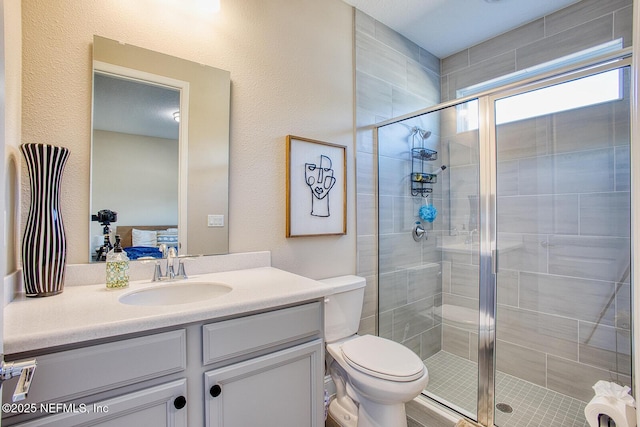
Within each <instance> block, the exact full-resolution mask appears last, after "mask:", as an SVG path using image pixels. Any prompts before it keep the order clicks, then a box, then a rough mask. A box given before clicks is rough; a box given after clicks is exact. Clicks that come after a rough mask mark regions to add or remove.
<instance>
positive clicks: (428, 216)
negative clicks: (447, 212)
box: [418, 205, 438, 222]
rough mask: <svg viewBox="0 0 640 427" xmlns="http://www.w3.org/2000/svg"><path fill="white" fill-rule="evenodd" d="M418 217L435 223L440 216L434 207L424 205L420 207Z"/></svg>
mask: <svg viewBox="0 0 640 427" xmlns="http://www.w3.org/2000/svg"><path fill="white" fill-rule="evenodd" d="M418 216H419V217H420V219H422V220H424V221H428V222H433V221H434V220H435V219H436V216H438V210H437V209H436V208H435V207H433V206H432V205H424V206H421V207H420V210H419V211H418Z"/></svg>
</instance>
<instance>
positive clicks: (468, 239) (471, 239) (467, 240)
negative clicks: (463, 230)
mask: <svg viewBox="0 0 640 427" xmlns="http://www.w3.org/2000/svg"><path fill="white" fill-rule="evenodd" d="M474 234H478V229H477V228H474V229H473V230H471V231H470V232H469V235H468V236H467V239H466V240H465V241H464V243H465V244H467V245H472V244H473V235H474Z"/></svg>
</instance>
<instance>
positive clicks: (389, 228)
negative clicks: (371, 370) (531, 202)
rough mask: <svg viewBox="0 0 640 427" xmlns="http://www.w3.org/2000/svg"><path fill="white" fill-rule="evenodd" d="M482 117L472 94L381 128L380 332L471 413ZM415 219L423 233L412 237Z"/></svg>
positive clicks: (434, 387) (445, 399)
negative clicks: (466, 99) (420, 363)
mask: <svg viewBox="0 0 640 427" xmlns="http://www.w3.org/2000/svg"><path fill="white" fill-rule="evenodd" d="M477 123H478V108H477V100H473V101H469V102H464V103H462V104H459V105H453V106H449V107H445V108H440V109H435V110H434V111H431V112H427V113H425V114H421V115H419V116H417V117H412V118H409V119H406V120H400V121H398V122H394V123H392V124H389V125H386V126H383V127H381V128H379V130H378V180H379V181H378V206H379V209H378V234H379V240H378V251H379V263H378V307H379V316H378V331H379V335H380V336H382V337H385V338H389V339H392V340H394V341H397V342H399V343H402V344H404V345H405V346H407V347H408V348H410V349H411V350H413V351H414V352H415V353H416V354H418V355H419V356H420V358H421V359H422V360H424V363H425V365H426V367H427V368H428V369H429V383H428V385H427V389H426V391H425V393H426V394H427V395H428V396H430V397H432V398H434V399H436V400H438V401H439V402H441V403H444V404H446V405H447V406H449V407H451V408H454V409H456V410H457V411H458V412H460V413H462V414H464V415H466V416H468V417H470V418H473V419H477V415H476V414H477V400H478V367H477V361H478V356H477V354H478V353H477V349H478V281H479V263H478V260H479V253H478V243H479V232H478V231H479V224H478V200H479V182H478V172H479V157H478V151H479V148H478V147H479V131H478V128H477ZM425 153H426V155H425ZM442 166H446V168H445V169H442ZM425 206H427V207H429V206H431V207H434V208H435V209H436V210H437V215H435V217H434V216H433V215H424V213H425V211H426V212H433V211H432V210H427V209H425ZM416 223H419V224H416ZM416 225H419V226H420V227H421V228H422V229H423V230H424V234H421V235H419V236H416V235H414V232H413V230H414V229H415V227H416Z"/></svg>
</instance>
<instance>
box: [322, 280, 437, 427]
mask: <svg viewBox="0 0 640 427" xmlns="http://www.w3.org/2000/svg"><path fill="white" fill-rule="evenodd" d="M321 282H322V283H324V284H327V285H330V286H332V287H333V288H334V293H333V294H331V295H329V296H327V298H326V299H325V321H324V322H325V331H324V336H325V341H326V348H327V352H326V361H327V366H328V367H329V373H330V374H331V378H332V379H333V381H334V383H335V385H336V398H335V399H333V400H332V401H331V404H330V405H329V414H330V415H331V418H332V419H333V420H334V421H335V422H336V423H338V424H339V425H340V426H341V427H406V425H407V417H406V412H405V408H404V404H405V403H406V402H408V401H410V400H412V399H413V398H415V397H416V396H417V395H418V394H420V392H421V391H422V390H423V389H424V388H425V386H426V385H427V382H428V381H429V373H428V371H427V368H426V367H425V366H424V363H422V361H421V360H420V358H419V357H418V356H417V355H416V354H415V353H414V352H412V351H411V350H409V349H408V348H406V347H405V346H403V345H402V344H399V343H396V342H394V341H391V340H388V339H385V338H380V337H377V336H373V335H363V336H360V335H356V332H357V331H358V326H359V324H360V314H361V312H362V303H363V300H364V286H365V279H363V278H362V277H358V276H341V277H334V278H330V279H325V280H321Z"/></svg>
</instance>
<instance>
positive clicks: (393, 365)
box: [342, 335, 425, 382]
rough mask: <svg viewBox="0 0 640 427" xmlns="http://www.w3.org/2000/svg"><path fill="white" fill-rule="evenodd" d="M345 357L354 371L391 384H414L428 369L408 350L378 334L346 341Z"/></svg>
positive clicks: (343, 350) (343, 352)
mask: <svg viewBox="0 0 640 427" xmlns="http://www.w3.org/2000/svg"><path fill="white" fill-rule="evenodd" d="M342 355H343V356H344V359H345V360H346V361H347V363H348V364H349V365H350V366H351V367H352V368H354V369H357V370H359V371H361V372H364V373H367V374H369V375H371V376H374V377H377V378H382V379H385V380H390V381H399V382H406V381H414V380H417V379H418V378H420V377H421V376H422V375H423V373H424V370H425V367H424V363H422V360H420V358H419V357H418V356H417V355H416V354H415V353H414V352H412V351H411V350H409V349H408V348H407V347H405V346H403V345H402V344H399V343H397V342H395V341H391V340H388V339H385V338H380V337H377V336H374V335H363V336H361V337H358V338H355V339H352V340H349V341H347V342H345V343H344V344H342Z"/></svg>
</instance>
